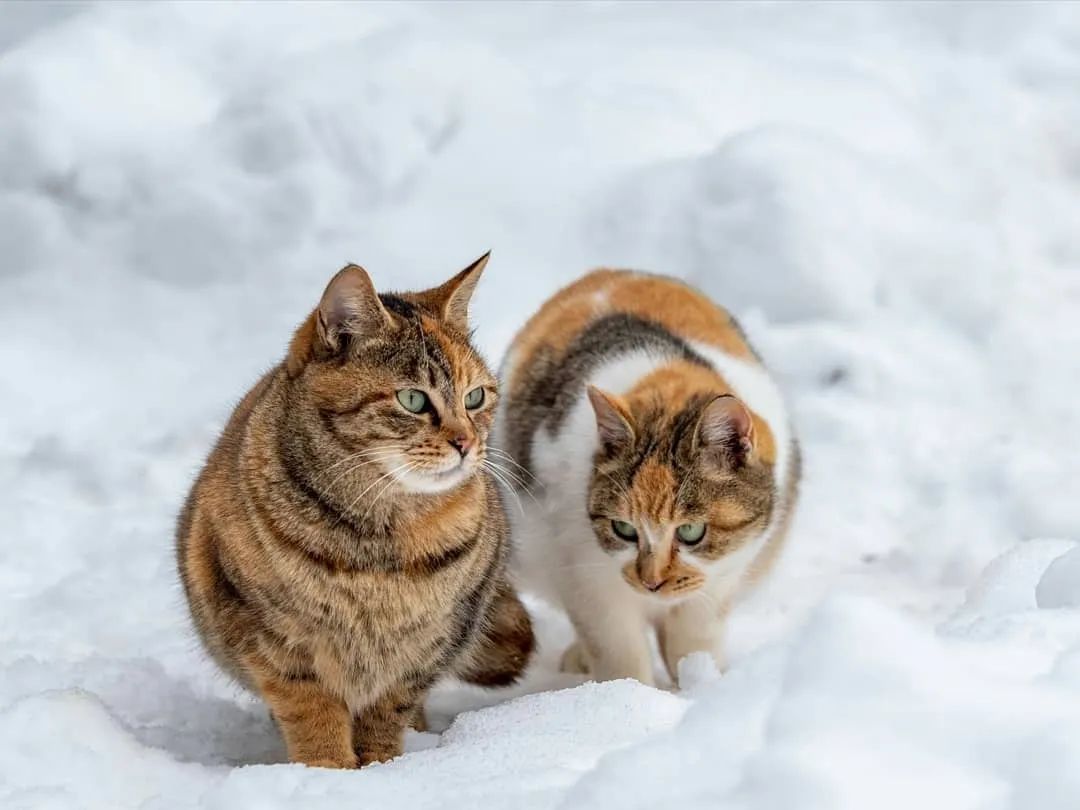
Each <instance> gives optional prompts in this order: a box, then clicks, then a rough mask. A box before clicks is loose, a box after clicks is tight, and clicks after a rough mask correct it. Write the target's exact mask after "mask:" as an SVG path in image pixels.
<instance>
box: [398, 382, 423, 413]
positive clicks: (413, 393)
mask: <svg viewBox="0 0 1080 810" xmlns="http://www.w3.org/2000/svg"><path fill="white" fill-rule="evenodd" d="M397 401H398V402H400V403H401V407H402V408H404V409H405V410H407V411H409V412H410V413H420V412H421V411H422V410H424V408H426V407H427V404H428V398H427V394H425V393H424V392H423V391H417V390H416V389H415V388H403V389H401V390H400V391H398V392H397Z"/></svg>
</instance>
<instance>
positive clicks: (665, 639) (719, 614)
mask: <svg viewBox="0 0 1080 810" xmlns="http://www.w3.org/2000/svg"><path fill="white" fill-rule="evenodd" d="M729 610H730V605H729V604H728V603H723V604H722V605H721V607H720V608H719V609H717V607H716V603H715V602H712V601H710V600H706V599H692V600H690V601H688V602H682V603H680V604H678V605H675V606H674V607H672V608H671V610H669V611H668V612H667V613H666V614H665V615H664V617H663V618H662V619H661V620H660V622H659V624H658V626H657V640H658V641H659V642H660V653H661V655H662V656H663V657H664V664H665V666H667V670H668V674H670V675H671V680H672V682H673V683H676V684H677V683H678V682H679V661H681V660H682V659H683V658H684V657H686V656H687V655H689V654H690V653H695V652H707V653H709V655H711V656H712V658H713V660H714V661H715V662H716V667H717V669H719V670H720V671H721V672H723V671H724V669H725V668H726V667H727V661H726V658H725V656H724V625H725V624H726V621H727V614H728V612H729Z"/></svg>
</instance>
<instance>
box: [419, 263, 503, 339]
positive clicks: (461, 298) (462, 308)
mask: <svg viewBox="0 0 1080 810" xmlns="http://www.w3.org/2000/svg"><path fill="white" fill-rule="evenodd" d="M490 256H491V251H490V250H489V251H488V252H487V253H485V254H484V255H483V256H481V257H480V258H479V259H477V260H476V261H475V262H473V263H472V264H470V265H469V266H468V267H466V268H465V269H464V270H462V271H461V272H460V273H458V274H457V275H456V276H454V277H453V278H452V279H450V280H449V281H447V282H446V283H444V284H441V285H439V286H438V287H435V288H434V289H431V290H426V291H425V292H422V293H420V296H419V297H420V298H421V299H422V300H423V301H424V303H425V304H427V305H428V306H429V307H430V308H431V309H433V310H435V311H436V312H437V313H439V314H440V315H441V317H442V319H443V321H445V322H446V323H447V324H448V325H450V326H451V327H453V328H454V329H457V330H458V331H459V332H468V331H469V301H470V299H471V298H472V294H473V291H475V290H476V283H477V282H478V281H480V275H481V274H482V273H483V272H484V268H485V267H486V266H487V263H488V258H490Z"/></svg>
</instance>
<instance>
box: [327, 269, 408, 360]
mask: <svg viewBox="0 0 1080 810" xmlns="http://www.w3.org/2000/svg"><path fill="white" fill-rule="evenodd" d="M315 317H316V330H317V332H318V335H319V341H320V342H321V343H322V345H323V346H324V347H325V348H326V349H328V350H329V351H331V352H338V351H340V350H341V349H342V347H343V344H344V342H345V341H344V340H343V338H344V337H345V336H348V335H359V336H364V335H376V334H378V333H380V332H385V331H386V330H388V329H392V328H393V326H394V322H393V319H392V318H391V316H390V314H389V313H388V312H387V311H386V309H385V308H384V307H383V305H382V302H381V301H380V300H379V296H378V293H376V292H375V285H374V284H372V283H371V277H370V276H368V274H367V271H366V270H364V268H362V267H359V266H357V265H355V264H350V265H348V266H347V267H345V268H343V269H342V270H339V271H338V273H337V275H335V276H334V277H333V278H332V279H330V283H329V284H327V285H326V291H325V292H324V293H323V296H322V300H321V301H320V302H319V308H318V310H316V314H315Z"/></svg>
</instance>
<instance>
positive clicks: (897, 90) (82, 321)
mask: <svg viewBox="0 0 1080 810" xmlns="http://www.w3.org/2000/svg"><path fill="white" fill-rule="evenodd" d="M1078 225H1080V6H1076V5H1068V4H1065V3H1054V4H1044V5H1035V4H1025V5H1019V6H1010V5H1006V4H1001V3H995V4H991V5H986V6H979V5H976V4H974V3H963V4H959V5H955V6H952V5H943V4H919V5H899V4H893V5H885V4H877V5H869V6H858V5H854V4H847V3H845V4H834V5H830V6H820V7H810V6H805V5H800V6H790V5H754V6H740V5H735V4H718V5H706V4H703V3H699V4H687V5H677V6H676V5H669V6H666V7H655V6H649V5H645V4H633V5H621V6H620V5H613V4H607V3H605V4H600V5H592V6H580V5H574V6H569V5H563V6H542V5H539V4H530V5H527V6H508V5H496V4H481V5H476V6H447V5H442V6H412V7H408V6H400V5H395V6H379V5H366V4H352V5H345V6H312V5H303V6H293V5H286V4H284V3H275V4H272V5H264V6H252V5H247V4H239V5H233V6H213V5H210V4H207V3H191V4H187V5H166V4H160V3H153V4H145V5H136V4H123V5H117V6H105V7H70V6H53V5H42V4H37V5H32V4H28V3H26V4H24V3H11V2H9V3H4V4H3V5H2V6H0V369H3V372H2V374H0V403H2V405H0V416H2V418H0V533H2V534H0V537H2V544H0V806H2V807H4V808H5V810H16V809H17V808H102V810H123V809H126V808H142V809H143V810H173V809H174V808H177V809H178V808H203V809H204V810H213V809H216V808H239V807H252V808H255V807H257V808H277V807H305V808H322V807H326V808H335V809H336V808H341V807H370V808H387V809H388V810H392V809H393V808H395V807H408V808H410V810H421V809H422V808H464V807H474V806H475V807H485V808H500V807H508V808H514V810H531V809H532V808H560V807H562V808H608V807H618V808H623V810H632V809H633V808H639V807H640V808H645V807H649V808H653V807H657V806H663V807H672V808H681V807H687V808H741V809H745V810H750V809H751V808H753V809H754V810H757V809H759V808H760V809H761V810H773V809H774V808H775V810H792V809H793V808H798V810H818V809H819V808H820V809H821V810H832V809H833V808H844V809H845V810H847V809H848V808H851V810H856V809H857V810H865V808H870V807H873V808H878V809H879V810H882V809H883V810H889V809H890V808H904V810H910V808H912V807H918V808H925V809H932V808H949V810H967V809H968V808H970V809H971V810H1005V809H1006V808H1008V809H1009V810H1065V809H1066V808H1069V810H1075V808H1076V807H1078V806H1080V551H1078V550H1076V546H1075V541H1080V460H1078V452H1077V451H1078V448H1080V411H1078V409H1077V408H1076V405H1075V398H1076V397H1077V394H1078V393H1080V227H1078ZM488 248H492V249H493V251H494V253H493V260H492V263H491V265H490V267H489V269H488V272H487V274H486V278H485V281H484V284H483V285H482V287H481V289H480V291H479V294H478V300H477V305H476V309H475V315H476V319H477V323H478V326H479V337H480V340H481V342H482V344H483V346H484V347H485V349H486V350H487V351H488V353H489V355H490V357H491V358H492V359H493V360H497V358H498V356H499V354H500V352H501V350H502V348H503V347H504V346H505V344H506V342H507V341H508V339H509V336H510V335H511V334H512V332H513V330H514V329H515V328H516V326H517V325H518V324H520V322H521V321H522V319H523V318H524V317H525V315H526V314H527V313H529V312H530V311H531V310H532V309H533V308H534V307H535V306H536V305H537V304H538V303H539V301H540V300H541V299H542V298H543V297H544V296H546V295H548V294H549V293H551V292H552V291H553V290H554V289H555V288H556V287H557V286H558V285H560V284H562V283H563V282H565V281H567V280H569V279H571V278H572V277H573V276H575V275H576V274H578V273H580V272H581V271H583V270H584V269H586V268H587V267H589V266H592V265H596V264H600V263H605V264H625V265H632V266H636V267H644V268H650V269H656V270H663V271H667V272H670V273H674V274H678V275H681V276H683V277H685V278H688V279H690V280H692V281H694V282H695V283H697V284H699V285H701V286H703V287H704V288H705V289H706V290H708V291H709V292H710V293H712V294H713V295H715V296H716V298H717V299H718V300H720V301H721V302H723V303H725V304H727V305H728V306H729V307H730V308H731V309H733V310H734V311H735V312H736V313H737V314H738V315H740V316H741V317H742V319H743V321H744V323H745V325H746V326H747V328H748V331H749V332H750V333H751V335H752V337H753V338H754V340H755V341H756V342H757V344H758V346H759V348H760V349H761V350H762V353H763V354H764V355H765V356H766V358H767V359H768V360H769V361H770V363H771V364H772V366H773V367H774V368H775V369H776V371H777V374H778V376H779V377H780V378H781V380H782V382H783V384H784V386H785V387H786V389H787V390H788V391H789V392H790V394H791V397H792V401H793V404H794V410H795V414H796V419H797V423H798V425H799V428H800V431H801V433H802V436H803V438H804V444H805V452H806V458H807V471H806V484H805V488H804V497H803V500H802V505H801V509H800V513H799V516H798V520H797V524H796V526H795V531H794V535H793V538H792V542H791V546H790V552H789V554H788V556H787V558H786V559H785V560H784V564H783V565H782V567H781V568H780V570H779V571H778V573H777V575H776V577H775V578H774V579H773V580H772V581H771V582H770V584H769V585H768V587H766V588H765V589H764V590H762V591H761V592H760V593H759V594H758V595H757V596H756V597H755V598H754V599H753V600H752V601H751V602H749V603H748V604H746V605H745V606H744V607H743V608H742V609H741V610H740V611H739V613H738V614H737V616H736V617H735V619H734V622H733V625H732V643H731V652H732V662H733V664H732V668H731V670H730V671H729V672H728V673H726V674H725V675H724V676H723V677H718V676H717V675H716V674H715V673H713V672H711V671H710V670H709V667H707V666H705V665H703V664H702V662H700V661H693V660H691V661H688V662H687V670H686V673H685V678H684V686H685V688H684V690H683V691H682V692H679V693H668V692H662V691H656V690H651V689H648V688H645V687H643V686H640V685H636V684H633V683H629V682H618V683H609V684H602V685H584V686H579V685H577V682H576V681H575V680H573V679H570V678H568V677H566V676H560V675H558V674H557V673H555V672H554V668H553V661H554V659H555V658H556V657H557V655H558V653H559V652H560V647H561V645H562V644H564V643H565V641H566V638H567V630H566V625H565V622H564V620H563V619H561V618H560V617H559V616H557V615H555V614H554V613H553V612H552V611H551V610H549V609H546V608H544V607H543V606H541V605H537V606H536V608H537V619H538V624H539V628H540V632H541V640H542V643H543V654H542V656H541V661H540V662H539V664H538V666H537V667H536V671H535V672H533V673H532V674H531V676H530V678H529V681H528V683H527V684H526V685H525V686H524V688H522V689H519V690H517V691H515V692H514V693H512V695H507V694H481V693H479V692H476V691H467V690H465V689H463V688H455V687H447V688H445V689H443V690H442V691H441V692H440V693H439V694H438V695H436V696H435V697H434V698H433V699H432V703H431V708H432V710H433V714H434V715H435V719H436V720H437V721H439V724H440V727H444V728H445V727H447V726H448V730H446V731H445V732H444V733H443V734H442V735H441V736H437V735H434V734H432V735H413V736H412V737H411V738H410V740H409V744H410V748H411V749H413V753H410V754H408V755H407V756H405V757H403V758H402V759H400V760H398V761H396V762H394V763H391V764H388V765H385V766H379V767H374V768H371V769H368V770H365V771H363V772H351V773H335V772H328V771H318V770H308V769H303V768H300V767H297V766H288V765H280V764H273V763H277V762H280V760H281V757H282V751H281V746H280V743H279V741H278V739H277V736H276V733H275V732H274V729H273V728H272V726H271V724H270V722H269V720H268V718H267V715H266V712H265V710H264V709H263V708H262V707H261V705H260V704H259V703H257V702H256V701H254V700H253V699H251V698H250V697H249V696H246V695H244V694H242V693H240V692H238V691H237V690H236V689H235V688H234V687H232V686H231V685H229V684H228V683H227V682H226V681H225V680H224V678H223V677H221V676H219V675H218V674H217V673H216V672H215V671H214V669H213V668H212V667H211V665H210V664H209V663H208V662H207V661H206V660H205V659H204V657H203V656H202V654H201V653H200V651H199V649H198V647H197V645H196V644H195V641H194V639H193V636H192V633H191V631H190V629H189V627H188V624H187V619H186V614H185V611H184V609H183V604H182V600H181V598H180V593H179V589H178V586H177V583H176V579H175V574H174V567H173V558H172V548H171V543H172V524H173V519H174V515H175V513H176V511H177V509H178V507H179V504H180V502H181V499H182V498H183V496H184V494H185V492H186V489H187V487H188V485H189V483H190V481H191V479H192V476H193V474H194V472H195V471H196V470H197V468H198V466H199V464H200V463H201V460H202V458H203V455H204V454H205V452H206V451H207V449H208V447H209V445H210V443H211V442H212V441H213V439H214V437H215V435H216V432H217V431H218V429H219V428H220V426H221V424H222V423H223V420H224V419H225V417H226V416H227V414H228V413H229V411H230V409H231V407H232V405H233V403H234V402H235V401H236V400H237V398H238V397H239V396H240V395H241V394H242V393H243V392H244V390H245V389H246V388H247V387H248V386H249V385H250V384H251V383H252V382H253V381H254V380H255V379H256V377H257V375H258V374H259V373H260V371H261V370H263V369H264V368H266V367H267V366H269V365H270V364H271V363H273V362H274V361H275V359H276V358H277V357H279V356H280V355H281V354H282V352H283V350H284V346H285V342H286V340H287V337H288V334H289V332H290V330H291V328H292V327H293V326H294V325H295V324H296V323H297V322H298V321H299V320H300V319H301V317H302V316H303V315H304V314H305V312H306V311H307V310H308V309H309V308H310V307H311V306H312V305H313V304H314V302H315V300H316V299H317V296H318V294H319V293H320V291H321V289H322V286H323V284H324V283H325V281H326V279H327V278H328V277H329V275H330V274H331V273H332V272H333V271H334V270H336V269H337V268H338V267H339V266H340V265H342V264H343V263H344V262H345V261H347V260H352V261H357V262H360V263H362V264H364V265H365V266H367V267H368V269H369V270H370V271H371V272H372V274H373V276H374V277H375V279H376V281H377V282H378V283H380V284H381V285H383V287H384V288H386V287H390V288H394V287H396V288H412V287H417V286H421V285H426V284H429V283H431V282H433V281H436V280H440V279H442V278H443V277H445V276H446V275H448V274H449V273H450V272H452V271H454V270H456V269H458V268H459V267H461V266H463V265H464V264H466V263H467V262H468V261H470V260H471V259H472V258H474V257H475V256H477V255H478V254H479V253H481V252H483V251H484V250H486V249H488ZM992 561H993V562H992ZM557 690H562V691H557ZM525 693H533V694H525ZM521 695H525V696H521ZM510 697H516V699H509V698H510ZM485 706H487V708H485ZM474 709H477V710H476V711H473V710H474ZM252 763H256V764H252ZM258 763H262V764H258ZM239 765H247V766H248V767H237V766H239Z"/></svg>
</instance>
